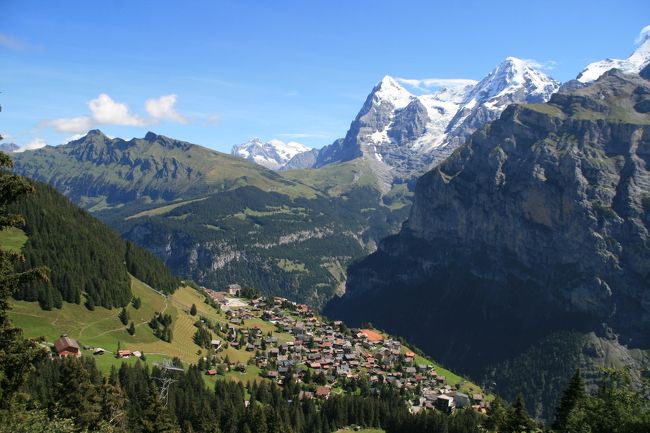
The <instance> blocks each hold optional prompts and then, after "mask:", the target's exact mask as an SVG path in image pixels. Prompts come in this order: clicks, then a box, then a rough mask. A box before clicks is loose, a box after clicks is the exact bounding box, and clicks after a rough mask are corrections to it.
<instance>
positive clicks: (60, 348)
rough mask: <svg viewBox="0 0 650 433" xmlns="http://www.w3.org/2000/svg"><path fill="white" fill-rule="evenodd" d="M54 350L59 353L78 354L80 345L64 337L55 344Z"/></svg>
mask: <svg viewBox="0 0 650 433" xmlns="http://www.w3.org/2000/svg"><path fill="white" fill-rule="evenodd" d="M54 348H55V349H56V352H57V353H61V352H64V351H65V352H78V351H79V344H78V343H77V342H76V341H75V340H74V339H72V338H70V337H68V336H67V335H64V336H62V337H61V338H59V339H58V340H56V341H55V342H54Z"/></svg>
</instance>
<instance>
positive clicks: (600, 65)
mask: <svg viewBox="0 0 650 433" xmlns="http://www.w3.org/2000/svg"><path fill="white" fill-rule="evenodd" d="M646 28H647V27H646ZM648 64H650V31H645V29H644V32H642V34H641V42H640V44H639V46H637V48H636V49H635V50H634V52H633V53H632V54H631V55H630V57H628V58H627V59H605V60H600V61H598V62H593V63H590V64H589V65H588V66H587V67H586V68H585V69H584V70H583V71H582V72H580V74H579V75H578V78H577V80H578V81H580V82H581V83H590V82H592V81H595V80H597V79H598V78H599V77H600V76H601V75H603V74H604V73H605V72H607V71H609V70H610V69H620V70H622V71H623V72H626V73H639V72H640V71H641V69H643V68H644V67H645V66H646V65H648Z"/></svg>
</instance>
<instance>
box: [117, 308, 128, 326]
mask: <svg viewBox="0 0 650 433" xmlns="http://www.w3.org/2000/svg"><path fill="white" fill-rule="evenodd" d="M118 317H119V318H120V322H122V325H126V324H127V323H129V312H128V311H126V308H122V311H120V314H119V315H118Z"/></svg>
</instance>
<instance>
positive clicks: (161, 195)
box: [14, 130, 315, 211]
mask: <svg viewBox="0 0 650 433" xmlns="http://www.w3.org/2000/svg"><path fill="white" fill-rule="evenodd" d="M14 159H15V161H14V162H15V167H16V171H17V172H18V173H19V174H22V175H25V176H27V177H30V178H32V179H35V180H39V181H42V182H46V183H48V184H50V185H52V186H54V187H55V188H56V189H58V190H59V191H61V192H63V193H65V194H66V195H67V196H68V197H69V198H70V199H71V200H72V201H74V202H75V203H78V204H79V205H80V206H81V207H83V208H86V209H88V210H90V211H96V210H100V209H107V208H108V209H110V208H113V207H116V206H120V207H122V206H124V204H129V206H131V207H136V206H141V207H143V208H146V207H151V206H152V204H154V205H160V204H162V203H167V202H172V201H176V200H182V199H186V198H192V197H196V196H201V195H205V194H208V193H210V192H214V191H223V190H227V189H232V188H237V187H239V186H246V185H254V186H259V187H263V188H264V189H267V190H273V191H276V190H277V191H284V192H287V193H291V194H296V195H313V194H315V192H314V191H311V190H310V189H309V188H307V187H304V186H302V185H300V184H298V183H296V182H291V181H288V180H286V179H284V178H282V177H281V176H279V175H278V174H277V173H275V172H273V171H271V170H268V169H265V168H263V167H261V166H258V165H255V164H253V163H250V162H248V161H245V160H243V159H241V158H236V157H233V156H230V155H226V154H223V153H220V152H215V151H213V150H210V149H207V148H205V147H201V146H197V145H194V144H191V143H187V142H184V141H179V140H174V139H170V138H168V137H164V136H162V135H156V134H154V133H152V132H149V133H148V134H147V135H146V136H145V137H144V138H142V139H138V138H134V139H132V140H129V141H125V140H122V139H120V138H109V137H107V136H106V135H104V134H103V133H102V132H101V131H99V130H93V131H90V132H89V133H88V134H87V135H86V136H85V137H82V138H80V139H78V140H75V141H72V142H70V143H68V144H65V145H61V146H57V147H50V146H48V147H45V148H42V149H38V150H36V151H33V152H24V153H21V154H17V155H16V156H15V157H14Z"/></svg>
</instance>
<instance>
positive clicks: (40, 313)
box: [10, 278, 199, 369]
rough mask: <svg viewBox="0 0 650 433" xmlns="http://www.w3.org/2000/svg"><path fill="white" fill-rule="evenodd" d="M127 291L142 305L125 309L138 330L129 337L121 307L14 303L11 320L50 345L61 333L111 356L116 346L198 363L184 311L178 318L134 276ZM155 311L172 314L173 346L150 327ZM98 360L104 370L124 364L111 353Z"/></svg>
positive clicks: (175, 311) (175, 310) (172, 307)
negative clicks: (47, 306)
mask: <svg viewBox="0 0 650 433" xmlns="http://www.w3.org/2000/svg"><path fill="white" fill-rule="evenodd" d="M131 287H132V291H133V294H134V296H135V297H140V298H141V300H142V306H141V307H140V308H139V309H137V310H136V309H135V308H133V306H132V305H129V306H128V307H127V311H128V313H129V320H130V321H133V322H134V324H135V326H136V332H135V335H133V336H131V335H129V333H128V332H126V326H124V325H122V323H121V322H120V320H119V318H118V314H119V312H120V309H112V310H108V309H105V308H96V309H95V310H94V311H90V310H88V309H87V308H86V307H85V306H83V305H76V304H68V303H65V304H64V305H63V308H61V309H60V310H57V309H54V310H52V311H44V310H41V309H40V308H39V306H38V304H37V303H35V302H23V301H13V302H12V311H11V312H10V317H11V319H12V320H13V322H14V323H15V324H16V325H17V326H19V327H21V328H23V330H24V332H25V335H26V336H27V337H30V338H38V337H43V338H44V339H45V341H47V342H49V343H52V342H54V341H55V340H56V339H57V338H58V337H59V336H60V335H62V334H67V335H70V336H71V337H73V338H75V339H76V340H77V341H78V342H79V344H80V345H81V346H89V347H102V348H103V349H106V350H107V351H109V352H115V351H116V350H117V346H118V343H119V345H120V347H121V348H122V349H130V350H139V351H142V352H144V353H145V355H146V357H147V361H148V362H151V361H157V360H160V359H162V358H169V357H173V356H177V357H179V358H180V359H181V360H182V361H183V362H185V363H190V362H196V359H197V355H196V353H197V351H198V350H199V347H198V346H197V345H195V344H194V342H193V341H192V338H193V336H194V319H193V318H191V316H189V315H188V314H185V313H184V312H182V313H180V314H179V311H178V310H179V308H178V307H177V306H176V304H175V303H174V302H172V300H170V299H167V298H166V297H164V296H162V295H160V294H158V293H157V292H155V291H154V290H152V289H151V288H149V287H148V286H147V285H146V284H144V283H143V282H141V281H139V280H137V279H135V278H132V286H131ZM190 290H191V289H190ZM155 312H164V313H166V314H170V315H171V316H172V332H173V336H174V338H173V343H172V344H170V343H167V342H164V341H162V340H160V339H158V338H157V337H156V336H155V335H153V332H152V330H151V329H150V328H149V325H148V322H149V320H150V319H151V318H152V317H153V316H154V314H155ZM86 353H91V351H88V352H86ZM96 358H97V361H98V364H99V366H100V367H102V368H103V369H105V368H110V366H111V365H119V364H120V363H121V362H122V360H118V359H116V358H114V357H113V356H112V355H111V354H110V353H108V354H105V355H102V356H98V357H96Z"/></svg>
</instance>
